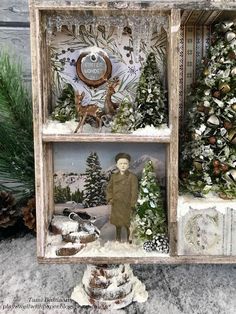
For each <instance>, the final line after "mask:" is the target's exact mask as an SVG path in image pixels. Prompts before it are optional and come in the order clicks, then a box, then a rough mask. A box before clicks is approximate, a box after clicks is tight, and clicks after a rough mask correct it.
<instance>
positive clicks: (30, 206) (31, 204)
mask: <svg viewBox="0 0 236 314" xmlns="http://www.w3.org/2000/svg"><path fill="white" fill-rule="evenodd" d="M22 214H23V220H24V224H25V226H27V227H28V228H29V229H30V230H33V231H34V232H36V205H35V198H31V199H29V200H28V203H27V206H26V207H23V208H22Z"/></svg>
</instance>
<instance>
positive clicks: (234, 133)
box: [228, 129, 236, 145]
mask: <svg viewBox="0 0 236 314" xmlns="http://www.w3.org/2000/svg"><path fill="white" fill-rule="evenodd" d="M228 139H229V141H230V142H231V143H232V144H233V145H236V129H231V130H230V131H229V133H228Z"/></svg>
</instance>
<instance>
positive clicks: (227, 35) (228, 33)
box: [225, 32, 236, 43]
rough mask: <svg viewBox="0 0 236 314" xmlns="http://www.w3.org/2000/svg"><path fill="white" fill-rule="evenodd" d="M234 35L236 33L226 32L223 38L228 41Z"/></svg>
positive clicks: (235, 35) (230, 40)
mask: <svg viewBox="0 0 236 314" xmlns="http://www.w3.org/2000/svg"><path fill="white" fill-rule="evenodd" d="M235 37H236V34H235V33H234V32H227V33H226V34H225V39H226V40H227V41H228V42H229V43H230V42H232V40H233V39H234V38H235Z"/></svg>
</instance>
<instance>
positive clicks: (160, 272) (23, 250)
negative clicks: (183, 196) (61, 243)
mask: <svg viewBox="0 0 236 314" xmlns="http://www.w3.org/2000/svg"><path fill="white" fill-rule="evenodd" d="M0 252H1V263H0V274H1V276H0V285H1V289H0V313H1V314H21V313H22V314H70V313H76V314H89V313H90V314H92V313H99V312H98V311H97V310H96V311H92V310H91V308H88V307H80V306H79V305H78V304H76V303H75V302H74V301H72V300H71V299H70V296H71V293H72V291H73V289H74V287H75V286H76V285H77V284H78V283H80V282H81V280H82V276H83V272H84V270H85V266H84V265H39V264H38V262H37V259H36V239H35V238H34V237H33V236H31V235H26V236H24V237H23V238H18V239H12V240H4V241H1V242H0ZM133 269H134V274H135V275H136V276H137V277H138V278H139V279H140V280H141V281H142V282H143V283H144V284H145V285H146V289H147V291H148V292H149V298H148V301H147V302H146V303H133V304H131V305H130V306H129V307H128V308H126V309H123V310H120V311H112V313H120V314H124V313H128V314H134V313H145V314H163V313H166V314H180V313H184V314H190V313H191V314H205V313H207V314H215V313H218V314H226V313H227V314H234V313H235V309H236V299H235V295H236V271H235V265H196V266H194V265H179V266H166V265H161V266H160V265H135V266H133ZM100 313H106V314H107V312H100Z"/></svg>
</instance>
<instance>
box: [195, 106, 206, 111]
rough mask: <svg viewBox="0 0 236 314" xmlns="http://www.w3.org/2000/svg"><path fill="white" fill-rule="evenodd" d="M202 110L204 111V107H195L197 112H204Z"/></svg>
mask: <svg viewBox="0 0 236 314" xmlns="http://www.w3.org/2000/svg"><path fill="white" fill-rule="evenodd" d="M204 110H205V107H204V106H203V105H199V106H197V111H199V112H204Z"/></svg>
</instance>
